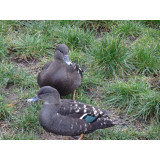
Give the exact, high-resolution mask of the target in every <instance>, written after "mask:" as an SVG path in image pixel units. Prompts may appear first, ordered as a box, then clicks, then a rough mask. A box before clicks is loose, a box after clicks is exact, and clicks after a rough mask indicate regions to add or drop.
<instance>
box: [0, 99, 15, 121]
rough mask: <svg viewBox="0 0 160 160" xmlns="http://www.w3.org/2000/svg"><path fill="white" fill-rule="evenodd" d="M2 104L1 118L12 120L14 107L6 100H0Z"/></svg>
mask: <svg viewBox="0 0 160 160" xmlns="http://www.w3.org/2000/svg"><path fill="white" fill-rule="evenodd" d="M0 106H1V107H0V120H6V119H7V120H10V119H11V118H12V117H13V111H14V108H13V107H12V106H11V105H10V104H6V103H4V102H0Z"/></svg>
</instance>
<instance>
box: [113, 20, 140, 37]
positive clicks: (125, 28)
mask: <svg viewBox="0 0 160 160" xmlns="http://www.w3.org/2000/svg"><path fill="white" fill-rule="evenodd" d="M141 32H142V25H141V24H140V23H138V22H136V21H119V23H118V24H117V25H116V27H114V28H113V29H112V32H111V34H116V35H119V36H121V37H129V36H132V37H139V36H140V35H141Z"/></svg>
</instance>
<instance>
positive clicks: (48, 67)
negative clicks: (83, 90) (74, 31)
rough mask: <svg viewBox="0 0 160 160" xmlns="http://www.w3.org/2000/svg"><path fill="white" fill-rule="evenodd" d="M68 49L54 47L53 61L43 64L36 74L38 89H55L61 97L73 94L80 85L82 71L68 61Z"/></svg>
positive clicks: (59, 46) (60, 46)
mask: <svg viewBox="0 0 160 160" xmlns="http://www.w3.org/2000/svg"><path fill="white" fill-rule="evenodd" d="M68 54H69V49H68V47H67V46H66V45H65V44H60V45H58V46H57V47H56V49H55V53H54V58H53V61H51V62H49V63H47V64H45V65H44V66H43V67H42V71H41V72H40V73H39V74H38V77H37V82H38V85H39V87H43V86H51V87H53V88H56V89H57V90H58V92H59V93H60V95H61V96H66V95H68V94H70V93H73V92H74V91H75V89H76V88H77V87H79V86H80V84H81V79H82V72H83V69H82V68H81V67H79V66H78V65H77V64H74V63H72V62H71V61H70V59H69V56H68Z"/></svg>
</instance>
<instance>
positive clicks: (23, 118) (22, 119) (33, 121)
mask: <svg viewBox="0 0 160 160" xmlns="http://www.w3.org/2000/svg"><path fill="white" fill-rule="evenodd" d="M39 111H40V105H39V104H34V105H31V106H28V108H27V109H26V110H25V111H24V113H23V114H21V115H19V116H17V117H15V120H14V123H13V127H14V128H16V129H22V130H24V131H26V132H29V131H30V130H33V131H34V132H38V130H39V128H40V125H39V121H38V113H39Z"/></svg>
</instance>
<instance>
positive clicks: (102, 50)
mask: <svg viewBox="0 0 160 160" xmlns="http://www.w3.org/2000/svg"><path fill="white" fill-rule="evenodd" d="M126 50H127V49H126V47H125V45H124V42H122V41H121V38H120V37H119V36H110V35H106V36H104V37H103V38H102V39H100V40H98V41H96V42H95V43H93V46H92V50H91V54H92V55H93V56H94V58H95V60H94V63H96V62H97V64H98V65H99V66H101V68H103V70H104V71H105V72H106V76H107V77H111V76H115V75H116V74H119V73H120V72H121V71H123V69H124V68H125V58H126V56H127V54H126ZM121 73H122V72H121Z"/></svg>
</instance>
